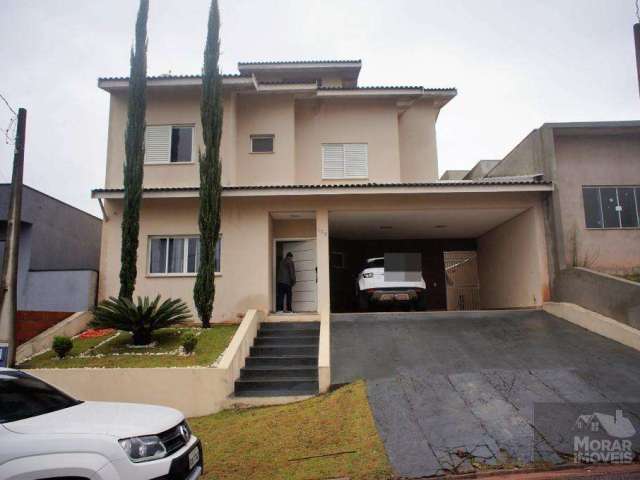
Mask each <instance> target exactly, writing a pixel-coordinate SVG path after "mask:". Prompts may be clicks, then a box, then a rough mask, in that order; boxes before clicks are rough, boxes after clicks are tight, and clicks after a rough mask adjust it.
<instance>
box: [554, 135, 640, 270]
mask: <svg viewBox="0 0 640 480" xmlns="http://www.w3.org/2000/svg"><path fill="white" fill-rule="evenodd" d="M555 154H556V168H557V180H556V190H557V195H558V198H559V202H560V205H561V219H562V232H563V236H564V245H565V261H566V263H567V265H572V257H573V249H574V245H575V244H574V242H573V240H572V238H573V236H574V235H575V238H576V242H575V243H577V245H578V257H579V258H580V259H583V258H584V257H585V256H586V257H587V258H589V259H592V260H593V261H594V263H593V264H590V265H587V266H588V267H590V268H595V269H597V270H605V271H610V272H624V271H629V270H631V269H634V268H635V269H638V268H640V229H625V230H620V229H604V230H601V229H589V230H587V229H586V225H585V218H584V203H583V197H582V186H583V185H615V186H622V185H636V186H637V185H640V136H638V135H616V136H609V135H598V136H596V135H592V136H587V135H580V136H556V138H555Z"/></svg>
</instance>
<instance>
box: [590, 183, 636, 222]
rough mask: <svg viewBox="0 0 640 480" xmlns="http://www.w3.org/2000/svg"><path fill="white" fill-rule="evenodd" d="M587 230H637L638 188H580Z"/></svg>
mask: <svg viewBox="0 0 640 480" xmlns="http://www.w3.org/2000/svg"><path fill="white" fill-rule="evenodd" d="M582 198H583V200H584V219H585V224H586V226H587V228H638V225H639V221H638V218H639V215H640V187H635V186H632V187H609V186H606V187H605V186H601V187H582Z"/></svg>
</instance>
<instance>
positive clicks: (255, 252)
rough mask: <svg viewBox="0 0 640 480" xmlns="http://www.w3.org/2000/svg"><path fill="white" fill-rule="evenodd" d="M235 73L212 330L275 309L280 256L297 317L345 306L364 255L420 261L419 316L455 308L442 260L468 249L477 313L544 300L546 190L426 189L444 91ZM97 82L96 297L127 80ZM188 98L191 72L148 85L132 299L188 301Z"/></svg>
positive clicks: (254, 68)
mask: <svg viewBox="0 0 640 480" xmlns="http://www.w3.org/2000/svg"><path fill="white" fill-rule="evenodd" d="M238 68H239V72H240V73H239V74H238V75H225V76H224V79H223V87H224V123H223V125H224V126H223V134H222V146H221V157H222V183H223V185H224V190H223V193H222V227H221V241H220V243H219V245H218V257H217V259H218V262H217V269H216V270H217V272H218V273H216V276H217V278H216V285H217V287H216V299H215V305H214V317H215V318H214V320H215V321H224V320H235V319H237V317H238V315H241V314H242V313H243V312H245V311H246V310H247V309H249V308H257V309H261V310H265V311H269V310H273V307H274V301H275V299H274V294H275V271H276V265H277V262H278V261H279V259H280V258H281V256H282V255H283V254H285V253H286V252H288V251H292V252H294V261H295V265H296V270H297V278H298V283H297V284H296V286H295V287H294V310H297V311H310V312H319V313H320V314H321V315H327V314H328V313H329V312H330V311H349V310H351V309H353V308H355V275H356V274H357V272H358V271H359V270H360V269H361V267H362V265H363V262H364V260H365V259H366V258H370V257H379V256H383V255H384V253H386V252H420V253H421V254H422V262H423V276H424V278H425V281H426V283H427V288H428V295H429V308H430V309H446V308H447V305H448V304H449V305H450V308H454V307H455V306H456V305H458V304H459V303H460V302H458V301H450V302H448V301H447V300H448V299H447V295H449V294H450V293H449V292H450V290H452V289H451V288H448V286H447V280H446V274H445V254H446V253H447V252H456V255H463V254H464V252H475V253H474V258H476V259H477V260H474V261H475V262H477V277H478V279H479V280H478V281H479V299H478V303H479V306H480V307H481V308H509V307H529V306H536V305H541V304H542V302H543V301H545V300H547V299H548V298H549V275H548V259H547V245H546V238H545V216H544V205H545V202H546V198H547V196H548V194H549V192H551V191H552V190H553V186H552V185H551V184H550V182H547V181H544V179H542V178H539V177H534V176H533V175H523V176H517V177H513V176H511V175H509V174H505V175H504V176H503V177H501V178H485V179H476V180H473V181H461V180H446V181H440V180H438V173H437V172H438V162H437V148H436V120H437V118H438V114H439V112H440V109H442V108H443V107H445V105H446V104H447V103H448V102H449V101H450V100H451V99H452V98H453V97H454V96H455V95H456V90H455V89H453V88H424V87H421V86H417V87H413V86H409V87H382V86H379V87H362V86H359V85H358V75H359V72H360V68H361V62H360V61H304V62H259V63H240V64H239V65H238ZM98 85H99V87H100V88H102V89H103V90H105V91H107V92H108V93H109V94H110V112H109V131H108V147H107V165H106V177H105V187H104V188H100V189H96V190H94V191H93V196H94V197H95V198H97V199H98V200H99V201H100V202H101V204H102V206H103V209H104V213H105V218H104V224H103V231H102V233H103V235H102V256H101V267H100V283H99V284H100V292H99V296H100V298H104V297H106V296H109V295H115V294H117V292H118V288H119V280H118V272H119V269H120V225H121V220H122V208H123V202H122V199H123V187H122V185H123V178H122V172H123V168H122V167H123V161H124V131H125V126H126V119H127V88H128V79H127V78H102V79H100V80H99V82H98ZM200 89H201V78H200V76H160V77H150V78H149V80H148V83H147V93H148V98H147V138H146V159H145V166H144V194H143V202H142V208H141V216H140V249H139V252H138V265H137V267H138V278H137V283H136V294H138V295H156V294H158V293H160V294H162V295H163V296H165V297H180V298H182V299H184V300H185V301H187V302H188V303H189V305H190V306H191V307H192V308H193V300H192V297H193V293H192V292H193V285H194V280H195V274H196V273H195V270H196V267H197V265H198V249H199V247H198V245H199V241H198V223H197V215H198V185H199V175H198V163H197V160H196V159H197V154H198V150H200V149H201V148H202V128H201V124H200V109H199V108H200ZM532 173H538V172H537V170H536V169H534V171H533V172H532ZM518 175H519V173H518ZM465 258H466V257H465ZM465 285H466V284H465ZM474 288H475V287H474ZM454 294H455V292H454ZM456 298H459V295H457V297H456ZM463 303H464V302H463ZM451 306H453V307H451Z"/></svg>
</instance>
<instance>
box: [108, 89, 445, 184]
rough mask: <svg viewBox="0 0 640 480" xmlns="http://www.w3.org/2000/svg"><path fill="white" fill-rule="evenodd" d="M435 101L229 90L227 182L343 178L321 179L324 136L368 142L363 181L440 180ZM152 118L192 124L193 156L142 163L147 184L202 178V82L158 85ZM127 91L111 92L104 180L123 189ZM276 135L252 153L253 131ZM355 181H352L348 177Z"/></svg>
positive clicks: (152, 93)
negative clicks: (269, 146)
mask: <svg viewBox="0 0 640 480" xmlns="http://www.w3.org/2000/svg"><path fill="white" fill-rule="evenodd" d="M437 112H438V110H437V109H436V108H435V107H433V106H432V103H431V102H430V101H418V102H416V103H414V104H413V105H411V106H410V107H408V109H405V108H404V107H403V108H402V109H399V107H398V105H397V102H396V100H395V99H393V98H385V99H344V98H340V99H322V100H319V99H303V98H295V97H294V95H293V94H291V93H279V94H257V93H238V92H228V93H226V94H225V96H224V121H223V132H222V146H221V150H220V153H221V158H222V165H223V168H222V183H223V184H224V185H256V184H262V185H266V184H294V183H299V184H300V183H312V184H317V183H323V182H324V183H340V182H341V181H340V180H337V181H336V180H330V181H329V180H327V181H323V180H322V173H321V172H322V159H321V145H322V143H343V142H344V143H367V144H368V152H369V177H368V179H365V180H362V181H374V182H399V181H427V180H435V179H437V170H438V167H437V154H436V138H435V121H436V118H437ZM146 120H147V124H149V125H177V124H186V125H195V131H194V151H193V159H194V162H192V163H173V164H166V165H145V167H144V185H145V186H146V187H194V186H197V185H198V184H199V176H198V163H197V155H198V151H199V150H201V149H202V148H203V143H202V126H201V123H200V92H199V90H198V89H196V88H193V89H182V90H170V91H166V90H161V91H158V90H155V89H150V90H149V91H148V97H147V119H146ZM126 123H127V97H126V94H123V93H114V94H112V95H111V101H110V111H109V133H108V140H107V169H106V177H105V186H106V187H107V188H121V187H122V176H123V173H122V172H123V161H124V132H125V129H126ZM257 134H273V135H274V136H275V138H274V152H273V153H262V154H255V153H250V136H251V135H257ZM349 181H350V182H353V181H354V180H349Z"/></svg>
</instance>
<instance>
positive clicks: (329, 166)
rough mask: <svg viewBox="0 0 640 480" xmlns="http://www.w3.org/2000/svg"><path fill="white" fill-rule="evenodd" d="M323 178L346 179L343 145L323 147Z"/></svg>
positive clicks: (328, 144)
mask: <svg viewBox="0 0 640 480" xmlns="http://www.w3.org/2000/svg"><path fill="white" fill-rule="evenodd" d="M322 178H325V179H335V178H344V146H343V145H342V144H341V143H325V144H323V145H322Z"/></svg>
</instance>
